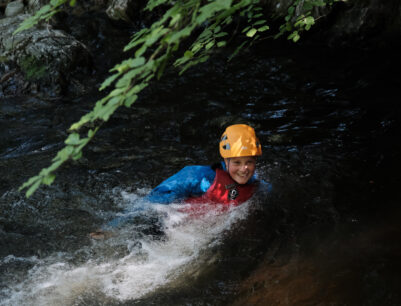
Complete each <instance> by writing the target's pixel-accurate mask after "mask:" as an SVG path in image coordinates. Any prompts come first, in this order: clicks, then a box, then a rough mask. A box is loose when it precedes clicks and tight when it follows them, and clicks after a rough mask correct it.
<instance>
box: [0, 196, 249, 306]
mask: <svg viewBox="0 0 401 306" xmlns="http://www.w3.org/2000/svg"><path fill="white" fill-rule="evenodd" d="M141 193H142V192H139V194H141ZM120 199H122V204H121V205H122V207H124V208H125V209H126V213H124V214H123V215H122V216H120V217H124V218H126V219H128V220H129V221H128V222H125V223H124V224H123V225H120V226H119V227H117V228H115V229H114V232H113V235H112V237H111V238H109V239H107V240H101V241H95V240H93V241H91V242H90V244H89V245H86V246H84V247H83V248H81V249H79V250H78V251H74V253H63V254H53V255H52V256H49V257H47V258H45V259H41V260H39V259H37V258H34V257H32V258H26V259H21V258H18V259H17V258H14V257H12V256H11V257H10V256H9V257H7V258H6V259H4V260H3V263H4V264H5V260H6V261H7V260H8V261H11V260H20V261H21V260H28V261H30V263H31V264H32V268H30V269H29V270H28V273H27V276H26V278H25V279H24V281H22V282H19V283H14V284H10V286H9V287H8V288H6V289H3V290H2V291H1V292H0V296H2V297H3V298H2V301H1V302H0V305H2V306H6V305H7V306H8V305H22V304H24V305H27V301H29V302H28V304H29V305H73V304H76V303H80V302H84V301H85V299H90V301H91V302H94V301H98V302H99V303H100V304H102V303H106V304H107V303H113V302H114V303H116V302H117V303H118V302H121V301H129V300H136V299H139V298H141V297H144V296H146V295H147V294H149V293H154V292H156V291H157V290H158V288H161V287H163V286H166V285H168V284H171V283H173V282H174V281H179V279H180V278H185V274H186V273H188V271H189V270H191V266H193V265H196V264H197V262H199V258H200V257H201V256H209V255H211V254H210V253H208V252H207V251H208V249H210V248H212V247H215V246H217V245H219V244H220V243H221V242H222V241H221V234H222V233H223V232H224V231H226V230H229V229H230V227H231V226H232V225H233V224H235V222H236V221H238V220H240V219H243V218H245V217H246V216H247V213H248V204H246V203H245V204H243V205H241V206H239V207H235V208H232V209H230V210H228V211H223V210H221V209H220V207H218V206H213V207H211V208H210V209H208V210H206V209H203V210H202V212H203V213H202V214H201V215H200V214H197V215H196V216H194V215H191V214H190V213H188V211H189V210H188V209H183V208H185V206H183V204H178V203H176V204H171V205H149V204H148V203H145V202H144V201H143V198H142V196H141V195H138V192H137V193H132V194H130V193H127V192H124V191H123V192H122V193H121V195H120ZM205 205H207V204H205ZM78 258H81V259H80V260H78ZM82 258H85V260H82Z"/></svg>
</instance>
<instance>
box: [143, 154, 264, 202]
mask: <svg viewBox="0 0 401 306" xmlns="http://www.w3.org/2000/svg"><path fill="white" fill-rule="evenodd" d="M220 165H221V166H220ZM216 167H221V168H222V169H223V170H226V167H225V164H224V162H221V163H220V164H216V165H214V166H186V167H184V168H183V169H181V170H180V171H178V172H177V173H176V174H174V175H173V176H171V177H169V178H168V179H166V180H165V181H163V182H162V183H161V184H160V185H158V186H156V187H155V188H154V189H153V190H152V191H151V192H150V193H149V195H148V196H147V197H146V199H147V200H148V201H150V202H153V203H161V204H169V203H172V202H174V201H180V200H184V199H187V198H190V197H198V196H201V195H202V194H204V193H205V192H206V191H207V190H208V189H209V187H210V186H211V185H212V184H213V181H214V178H215V176H216V171H215V170H214V169H215V168H216ZM256 180H257V179H256V176H255V175H254V176H253V177H252V178H251V179H250V180H249V181H248V183H253V182H255V181H256ZM260 183H262V185H264V187H265V188H266V191H270V189H271V186H270V184H268V183H266V182H263V181H261V182H260Z"/></svg>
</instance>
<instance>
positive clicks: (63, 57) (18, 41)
mask: <svg viewBox="0 0 401 306" xmlns="http://www.w3.org/2000/svg"><path fill="white" fill-rule="evenodd" d="M28 17H29V15H18V16H15V17H9V18H3V19H0V33H1V34H0V58H3V59H4V60H3V61H2V62H0V65H3V63H5V62H12V63H16V64H17V66H18V67H19V69H20V70H21V71H22V72H23V74H24V76H25V79H26V81H28V82H31V83H32V82H33V83H36V84H39V85H41V87H42V90H43V89H47V90H46V91H47V93H48V94H49V95H59V94H62V93H66V92H75V93H76V94H80V92H79V91H81V90H84V89H83V88H82V87H81V86H78V85H79V82H77V81H76V80H75V77H79V76H80V75H81V74H85V72H88V71H89V70H90V65H91V55H90V53H89V51H88V49H87V48H86V46H85V45H84V44H82V43H81V42H79V41H78V40H76V39H75V38H74V37H72V36H70V35H68V34H66V33H65V32H63V31H60V30H56V29H52V28H50V27H46V26H41V25H38V26H35V27H33V28H31V29H28V30H26V31H23V32H20V33H18V34H15V35H13V32H14V31H15V30H16V29H17V28H18V26H19V25H20V23H21V22H22V21H23V20H25V19H26V18H28ZM74 84H77V85H76V86H75V85H74Z"/></svg>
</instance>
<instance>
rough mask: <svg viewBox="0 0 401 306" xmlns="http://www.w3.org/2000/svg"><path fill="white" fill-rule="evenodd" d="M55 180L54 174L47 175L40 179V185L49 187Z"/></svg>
mask: <svg viewBox="0 0 401 306" xmlns="http://www.w3.org/2000/svg"><path fill="white" fill-rule="evenodd" d="M55 178H56V176H55V175H54V174H48V175H46V176H45V177H44V178H43V179H42V183H43V184H45V185H48V186H49V185H51V184H52V183H53V181H54V179H55Z"/></svg>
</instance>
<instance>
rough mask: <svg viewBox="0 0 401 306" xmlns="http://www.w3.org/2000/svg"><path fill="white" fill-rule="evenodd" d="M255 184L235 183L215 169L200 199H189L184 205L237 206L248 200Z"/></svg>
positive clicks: (225, 174) (225, 173)
mask: <svg viewBox="0 0 401 306" xmlns="http://www.w3.org/2000/svg"><path fill="white" fill-rule="evenodd" d="M255 189H256V184H243V185H240V184H238V183H236V182H235V181H234V180H233V179H232V178H231V176H230V175H229V174H228V173H227V172H226V171H224V170H221V169H216V177H215V178H214V181H213V184H212V185H211V186H210V188H209V189H208V190H207V191H206V192H205V193H204V194H203V195H202V196H200V197H196V198H189V199H187V200H186V201H185V202H186V203H220V204H227V205H228V204H233V205H239V204H241V203H243V202H245V201H247V200H249V199H250V198H251V197H252V195H253V193H254V192H255Z"/></svg>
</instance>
